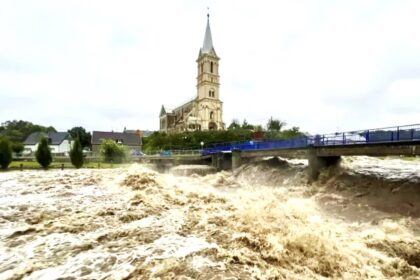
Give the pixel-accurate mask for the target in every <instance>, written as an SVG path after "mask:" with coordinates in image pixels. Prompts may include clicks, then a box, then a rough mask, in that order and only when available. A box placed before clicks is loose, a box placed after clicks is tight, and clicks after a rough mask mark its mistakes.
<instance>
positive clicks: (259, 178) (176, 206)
mask: <svg viewBox="0 0 420 280" xmlns="http://www.w3.org/2000/svg"><path fill="white" fill-rule="evenodd" d="M305 172H306V163H304V162H303V161H302V162H300V161H297V160H296V161H283V160H279V159H277V158H274V159H268V160H265V161H261V162H258V163H254V164H252V165H251V164H249V165H245V166H242V167H241V168H240V169H239V170H236V171H235V172H221V173H217V174H212V175H207V176H197V175H191V176H175V175H173V174H170V173H167V174H161V173H157V172H155V171H153V170H152V169H150V168H149V167H147V166H143V165H136V164H134V165H132V166H131V167H129V168H126V169H109V170H87V169H85V170H64V171H61V170H50V171H24V172H19V171H16V172H4V173H0V279H326V278H332V279H420V161H418V160H413V161H404V160H400V159H385V160H384V159H372V158H368V157H361V158H345V159H344V161H343V163H342V168H341V169H340V170H327V171H325V172H323V173H322V174H321V177H320V179H319V180H318V181H317V182H316V183H312V184H309V183H307V180H306V177H305Z"/></svg>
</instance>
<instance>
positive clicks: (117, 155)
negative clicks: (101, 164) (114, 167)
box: [100, 139, 126, 163]
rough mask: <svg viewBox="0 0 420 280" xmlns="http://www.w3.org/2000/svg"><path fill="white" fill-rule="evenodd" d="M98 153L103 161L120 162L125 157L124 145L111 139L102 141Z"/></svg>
mask: <svg viewBox="0 0 420 280" xmlns="http://www.w3.org/2000/svg"><path fill="white" fill-rule="evenodd" d="M100 153H101V155H102V157H103V158H104V161H105V162H114V163H121V162H123V160H124V159H125V157H126V155H125V150H124V147H123V146H122V145H118V144H117V143H116V142H115V141H114V140H112V139H106V140H103V141H102V143H101V148H100Z"/></svg>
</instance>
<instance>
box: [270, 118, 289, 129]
mask: <svg viewBox="0 0 420 280" xmlns="http://www.w3.org/2000/svg"><path fill="white" fill-rule="evenodd" d="M285 125H286V123H285V122H283V121H281V120H278V119H273V117H270V119H269V120H268V122H267V130H268V131H281V129H282V128H283V127H284V126H285Z"/></svg>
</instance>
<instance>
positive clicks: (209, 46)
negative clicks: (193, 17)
mask: <svg viewBox="0 0 420 280" xmlns="http://www.w3.org/2000/svg"><path fill="white" fill-rule="evenodd" d="M200 51H201V53H202V54H204V53H212V54H214V55H216V51H215V50H214V47H213V40H212V38H211V30H210V14H209V13H207V26H206V34H205V35H204V42H203V47H202V48H201V50H200Z"/></svg>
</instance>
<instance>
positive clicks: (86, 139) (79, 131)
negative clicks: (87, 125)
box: [67, 126, 92, 148]
mask: <svg viewBox="0 0 420 280" xmlns="http://www.w3.org/2000/svg"><path fill="white" fill-rule="evenodd" d="M67 132H68V133H69V134H70V136H71V138H72V139H73V140H75V139H77V138H79V140H80V144H81V145H82V148H86V147H88V148H90V147H91V146H92V142H91V141H92V135H91V134H90V132H87V131H86V129H84V128H83V127H81V126H75V127H73V128H72V129H70V130H68V131H67Z"/></svg>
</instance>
